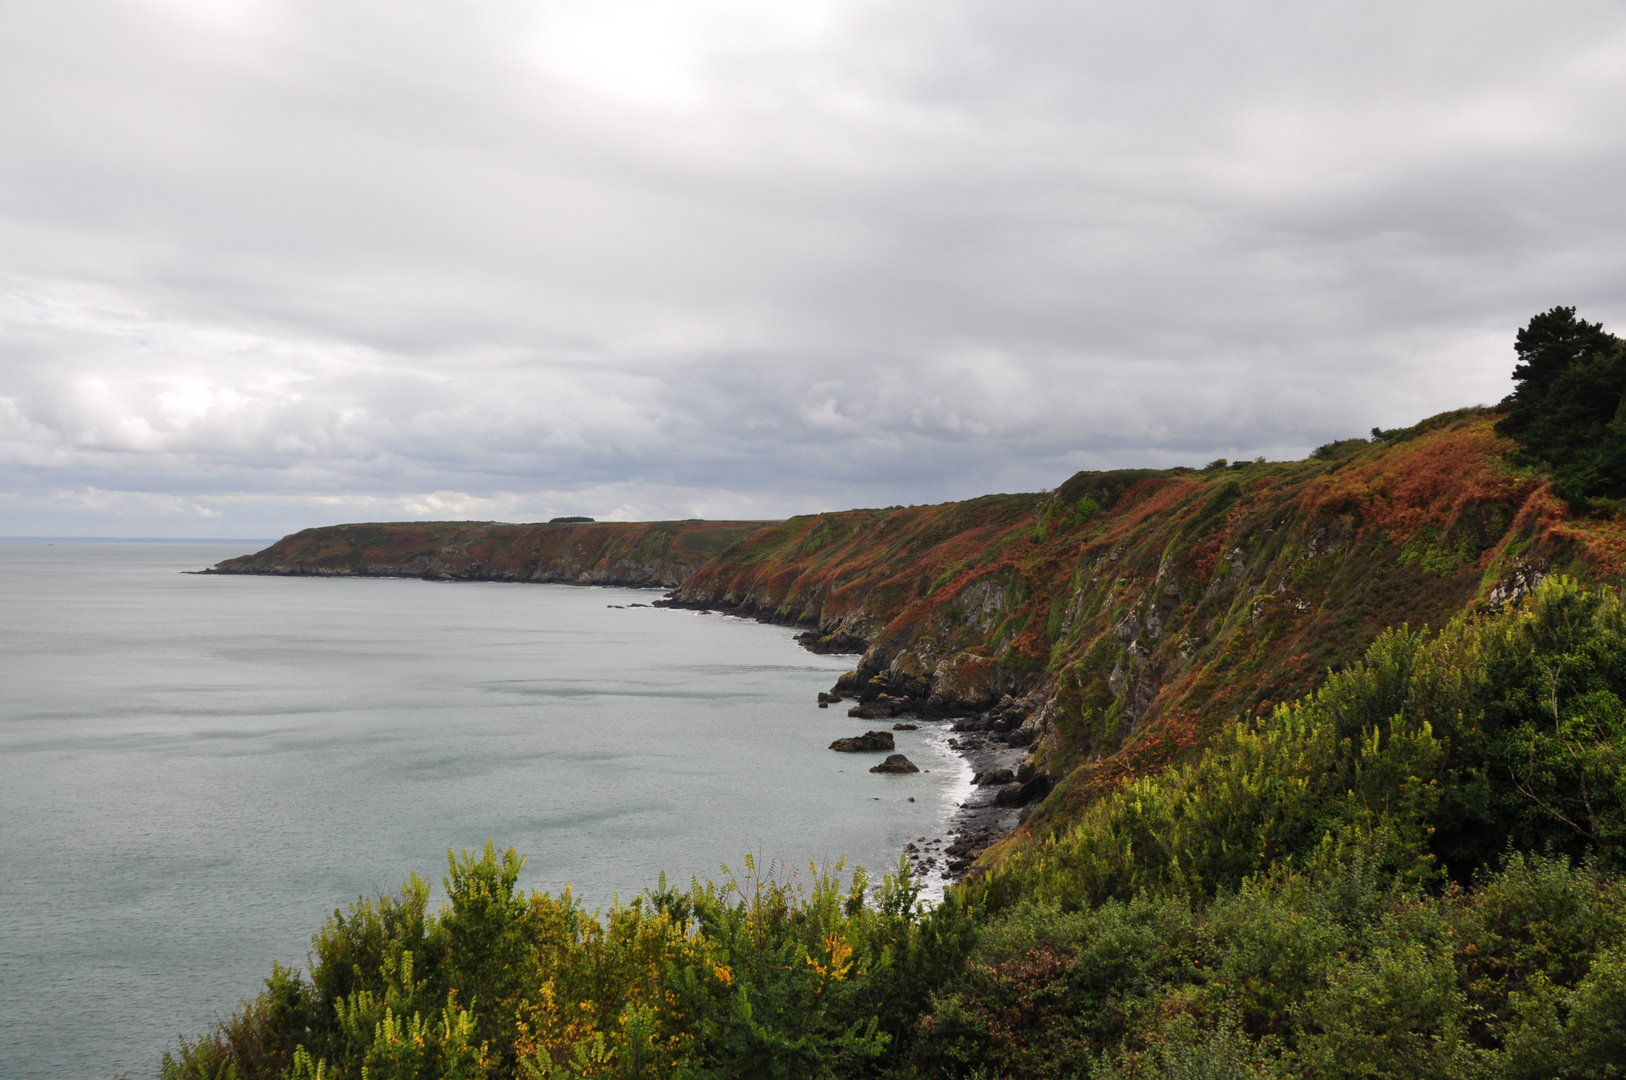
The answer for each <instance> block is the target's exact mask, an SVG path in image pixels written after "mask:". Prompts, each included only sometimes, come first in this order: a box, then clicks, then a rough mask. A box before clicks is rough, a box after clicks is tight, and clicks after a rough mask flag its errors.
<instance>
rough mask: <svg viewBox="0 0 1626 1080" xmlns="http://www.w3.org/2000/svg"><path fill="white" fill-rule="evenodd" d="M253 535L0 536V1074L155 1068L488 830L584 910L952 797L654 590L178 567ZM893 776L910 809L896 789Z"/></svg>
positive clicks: (945, 782)
mask: <svg viewBox="0 0 1626 1080" xmlns="http://www.w3.org/2000/svg"><path fill="white" fill-rule="evenodd" d="M248 549H249V548H248V547H246V546H245V545H242V544H230V545H208V544H198V543H189V544H181V543H175V544H169V543H164V544H159V543H64V542H57V543H55V544H47V543H45V542H43V541H41V542H34V541H29V542H22V541H12V542H0V1028H3V1032H4V1037H3V1039H0V1043H3V1045H0V1076H4V1077H6V1078H13V1077H15V1078H25V1077H26V1078H35V1077H53V1078H56V1077H63V1078H78V1077H99V1078H107V1077H111V1076H113V1075H114V1074H115V1073H128V1074H129V1075H130V1076H131V1077H147V1076H152V1075H153V1074H154V1073H155V1072H156V1069H157V1065H158V1061H159V1058H160V1055H161V1054H162V1052H163V1051H164V1050H165V1049H168V1048H171V1047H173V1046H174V1043H175V1039H176V1037H177V1036H178V1035H181V1034H193V1033H196V1032H199V1031H201V1030H202V1029H204V1028H205V1027H206V1026H207V1025H208V1024H209V1023H210V1021H211V1019H212V1018H213V1017H214V1016H215V1014H216V1013H220V1014H226V1013H229V1012H230V1011H231V1009H232V1008H233V1007H234V1006H235V1005H236V1004H237V1003H239V1002H240V1001H242V1000H243V999H245V998H248V997H251V996H253V995H254V994H255V993H256V992H257V991H258V989H259V984H260V980H261V979H262V978H264V976H265V975H266V974H267V973H268V972H269V969H270V964H271V961H272V959H273V958H275V959H278V960H280V961H282V962H284V963H292V962H302V961H303V960H304V957H305V953H306V949H307V947H308V944H309V940H310V936H311V934H312V933H313V932H314V931H315V930H316V929H317V927H318V926H319V925H320V924H321V922H322V920H323V919H324V918H325V917H326V916H327V915H328V914H330V913H331V912H332V910H333V909H334V908H335V907H336V906H339V905H341V904H343V903H346V902H348V901H349V900H351V899H354V898H355V897H356V896H357V895H358V894H368V895H371V894H375V893H378V892H380V891H383V890H390V889H394V888H397V887H398V886H399V884H400V883H401V881H402V880H403V879H405V877H406V876H407V875H408V873H409V872H411V871H414V870H416V871H418V872H419V873H421V874H424V875H425V876H426V877H427V878H429V879H430V880H432V881H434V882H436V883H437V889H436V892H437V894H439V892H440V889H439V887H438V882H439V880H440V878H441V876H442V875H443V874H444V873H445V860H446V851H447V849H448V848H459V849H461V848H470V849H477V848H480V847H482V846H483V845H484V844H485V841H486V840H487V838H491V839H495V840H496V842H497V844H498V846H499V847H503V846H507V845H513V846H514V847H516V848H518V849H519V850H520V851H521V852H522V853H525V854H526V855H528V856H529V861H528V862H527V863H526V870H525V876H524V878H523V881H522V884H523V885H524V887H525V888H527V889H549V890H557V889H559V888H560V887H561V886H563V885H564V884H566V883H567V882H568V883H572V884H573V885H574V887H575V890H576V893H577V895H578V896H581V897H584V898H585V899H586V900H587V901H588V902H589V903H590V904H592V905H594V906H600V905H603V904H605V903H607V902H609V901H610V899H611V898H612V896H613V895H614V894H615V893H616V892H619V893H620V894H621V895H622V896H623V897H630V896H631V895H632V894H634V893H636V892H638V891H639V890H641V889H643V888H645V887H647V886H648V885H650V884H652V883H653V881H654V880H655V877H656V875H657V874H658V873H659V872H660V871H662V870H665V871H666V872H667V873H668V875H669V876H670V877H673V878H675V880H677V881H678V882H687V881H688V879H689V876H690V875H691V874H699V875H702V876H712V877H717V876H718V865H719V863H722V862H728V863H730V864H737V863H739V862H740V861H741V859H742V856H743V855H744V854H745V853H746V852H747V851H750V852H752V853H754V854H755V855H756V857H757V858H758V860H759V861H760V860H763V859H774V860H779V859H783V860H785V861H786V862H787V863H789V864H791V865H793V866H805V865H806V864H807V863H808V862H809V861H825V860H832V861H833V860H834V859H836V858H837V857H840V856H846V858H847V860H848V866H849V868H850V867H851V866H852V865H855V864H863V865H865V866H867V867H869V868H871V869H872V870H876V871H880V870H881V869H883V868H884V867H886V866H887V865H888V864H890V863H891V862H892V860H894V859H896V857H897V853H898V851H899V849H900V848H901V847H902V845H903V844H904V843H905V842H906V841H907V839H909V838H910V837H911V836H913V835H917V834H919V833H923V832H925V831H926V830H927V829H929V828H930V827H931V826H932V825H933V824H935V823H937V822H939V821H941V820H942V818H943V817H944V815H945V814H946V813H947V812H948V810H949V809H950V808H951V807H952V805H953V802H954V801H955V800H956V799H957V798H959V797H961V795H962V793H963V791H964V788H963V784H964V779H965V778H964V776H963V775H962V771H963V766H962V765H961V764H960V763H959V761H958V759H956V758H954V757H953V756H952V755H951V754H950V752H949V751H948V750H947V749H946V747H945V746H944V745H943V737H942V735H940V734H937V733H933V732H930V731H922V732H910V733H900V734H899V736H898V739H899V748H900V749H901V750H903V751H904V752H905V753H907V754H909V756H910V757H911V758H912V759H914V760H915V761H916V762H917V763H918V764H920V765H921V766H922V767H923V768H926V769H930V770H932V771H931V772H929V773H922V774H919V775H915V776H877V775H872V774H870V773H869V772H868V771H867V768H866V767H867V766H868V765H869V764H871V763H872V761H871V760H870V758H868V757H862V758H860V757H859V756H856V755H846V754H834V753H831V752H829V751H828V750H827V749H825V747H826V745H827V744H828V743H829V742H830V740H831V739H833V738H835V737H837V736H840V735H845V734H855V733H857V732H858V731H860V730H862V729H863V728H864V727H866V726H868V725H865V724H862V723H859V722H857V721H852V720H849V719H847V717H846V716H845V715H844V711H843V710H839V709H829V710H822V711H821V710H819V709H818V708H817V707H816V706H815V703H814V702H815V695H816V694H817V692H818V691H819V690H821V689H826V688H828V687H829V685H830V683H831V682H832V681H833V680H834V679H835V677H836V675H837V674H838V673H839V672H840V671H842V670H843V669H844V668H845V667H848V666H850V665H851V662H852V658H851V657H820V656H814V655H812V654H810V653H808V652H806V651H805V650H803V649H801V648H800V647H798V646H797V645H796V644H795V642H794V641H793V640H792V636H791V632H790V631H789V630H786V629H783V628H778V627H771V626H764V625H760V624H757V623H752V622H747V621H744V620H739V619H730V618H723V617H720V616H716V615H709V616H708V615H699V614H696V613H690V612H681V611H668V610H662V609H656V608H647V607H639V608H635V607H621V608H614V607H610V606H608V605H612V604H618V605H629V604H637V603H643V604H647V603H649V602H650V601H651V600H652V599H654V598H655V597H656V596H658V595H659V594H658V593H651V592H647V591H635V590H626V589H600V588H572V587H569V586H549V585H510V584H480V583H458V584H435V583H429V582H422V581H413V580H365V579H364V580H350V579H283V578H259V577H213V576H209V577H199V576H189V575H184V574H182V573H180V571H183V570H190V569H197V568H200V567H203V566H206V565H210V564H212V563H214V562H216V561H218V560H220V559H222V558H226V557H229V556H232V555H238V554H242V553H243V552H244V551H246V550H248ZM910 796H913V797H914V798H915V799H916V801H915V802H913V803H911V802H908V801H907V799H908V798H909V797H910Z"/></svg>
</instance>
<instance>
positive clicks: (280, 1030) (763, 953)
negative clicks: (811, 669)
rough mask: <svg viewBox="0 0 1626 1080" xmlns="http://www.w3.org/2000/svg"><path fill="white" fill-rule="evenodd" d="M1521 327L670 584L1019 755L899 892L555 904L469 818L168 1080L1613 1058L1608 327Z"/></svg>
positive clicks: (1556, 1072)
mask: <svg viewBox="0 0 1626 1080" xmlns="http://www.w3.org/2000/svg"><path fill="white" fill-rule="evenodd" d="M1518 351H1519V355H1520V367H1519V368H1518V369H1516V371H1515V379H1516V382H1517V383H1518V384H1519V389H1518V390H1516V392H1515V394H1514V395H1513V396H1512V397H1511V398H1510V399H1509V400H1508V401H1507V402H1504V403H1502V405H1501V406H1499V407H1498V409H1496V410H1494V411H1493V410H1487V409H1470V410H1463V411H1460V412H1456V413H1450V414H1445V415H1442V416H1438V417H1434V418H1433V419H1431V420H1428V421H1425V422H1423V423H1421V424H1418V425H1416V426H1415V427H1412V428H1409V429H1405V430H1400V431H1388V432H1374V438H1373V439H1372V440H1366V439H1350V440H1345V441H1342V442H1337V443H1332V444H1328V445H1327V446H1324V447H1321V448H1320V449H1319V450H1317V451H1316V453H1315V454H1313V455H1312V456H1311V457H1310V458H1309V459H1307V460H1305V461H1300V462H1274V463H1272V462H1263V461H1256V462H1251V463H1248V462H1244V463H1237V464H1235V465H1232V464H1229V463H1226V462H1214V463H1212V464H1211V465H1209V466H1208V467H1207V468H1205V469H1203V470H1200V471H1199V470H1195V469H1174V470H1162V471H1150V470H1137V471H1122V472H1112V473H1081V474H1079V475H1077V476H1075V477H1073V478H1072V479H1070V480H1069V481H1067V483H1065V484H1063V485H1062V487H1061V488H1059V489H1058V490H1057V491H1055V492H1051V493H1043V494H1038V495H1009V496H989V497H986V498H983V499H975V500H971V501H968V502H964V503H954V504H948V505H944V506H931V507H908V508H903V507H894V508H891V509H887V510H855V511H847V512H844V513H838V514H824V515H818V516H814V517H804V518H796V519H792V520H790V521H787V522H783V523H778V524H772V525H768V526H765V527H762V528H760V529H756V530H754V531H750V532H749V533H748V534H744V535H740V536H739V538H738V539H737V541H735V542H734V543H732V544H730V546H729V547H728V548H727V549H726V550H724V551H722V552H721V553H719V554H718V555H717V556H716V557H715V558H713V559H711V560H710V561H708V562H706V563H705V565H703V566H701V567H700V568H699V569H697V570H696V571H695V572H694V573H693V574H692V575H690V576H688V577H687V580H686V582H685V583H684V584H683V585H682V587H681V588H679V589H677V590H676V591H675V593H674V596H673V599H672V601H671V602H672V603H675V604H689V605H704V606H707V607H712V608H724V609H733V610H736V611H739V612H741V613H743V614H751V615H755V616H757V617H760V618H766V619H772V620H776V621H780V622H785V623H790V624H795V625H805V626H806V627H808V631H807V641H808V643H809V644H810V645H811V646H813V647H825V648H842V647H852V646H863V647H865V651H864V653H863V657H862V660H861V661H860V662H859V664H858V666H857V668H856V669H855V670H854V671H853V672H851V673H849V674H848V675H845V676H843V678H842V679H841V681H840V682H839V683H838V684H837V687H836V693H837V694H838V695H839V696H842V697H851V698H854V699H856V702H857V703H856V704H855V705H854V706H853V711H854V712H855V713H857V714H858V715H859V716H863V717H878V716H889V715H900V714H905V713H922V714H931V715H945V716H946V715H955V716H962V717H964V716H967V715H968V714H972V713H978V712H980V713H981V714H982V715H981V718H980V721H979V722H982V721H986V722H989V723H995V722H997V724H998V725H999V726H998V727H996V728H995V730H999V731H1001V732H1002V733H1003V734H1004V736H1005V737H1006V738H1007V740H1008V741H1009V742H1010V743H1011V744H1012V745H1020V746H1027V747H1031V752H1032V755H1033V758H1032V760H1031V761H1030V762H1029V763H1028V765H1029V767H1030V768H1031V767H1033V766H1037V767H1039V768H1042V769H1043V770H1046V773H1045V774H1044V775H1048V777H1049V778H1050V781H1051V782H1053V783H1054V784H1055V787H1054V790H1053V791H1051V792H1050V794H1049V796H1048V798H1046V799H1044V801H1043V802H1042V803H1040V804H1038V806H1037V808H1036V809H1035V810H1034V812H1033V813H1032V816H1031V817H1030V818H1029V819H1028V820H1027V822H1026V823H1025V825H1024V827H1023V828H1022V829H1021V830H1019V832H1018V833H1017V834H1016V835H1015V836H1014V837H1013V838H1011V840H1010V841H1008V842H1007V843H1006V844H1005V845H1003V847H1001V848H999V849H996V850H994V851H990V852H988V853H986V854H985V855H984V858H983V861H982V863H981V864H980V866H979V867H978V871H979V872H978V873H976V874H974V875H973V876H972V877H971V878H970V879H969V880H967V881H965V882H963V883H961V884H959V885H957V886H955V887H952V888H950V889H949V890H948V892H947V895H946V896H945V898H944V900H943V902H942V903H940V904H938V905H936V906H932V907H926V906H923V905H921V904H919V903H918V902H917V896H918V890H917V883H916V881H915V880H914V879H913V878H912V877H911V872H910V866H909V864H908V863H907V861H903V860H900V862H899V864H898V866H897V869H896V871H895V872H894V873H893V874H891V875H889V876H887V877H885V878H884V879H883V881H882V882H881V884H880V886H879V887H878V888H872V887H871V885H872V883H871V880H870V878H869V876H868V875H867V874H866V873H864V872H863V871H862V870H859V871H856V872H854V873H853V874H852V875H850V876H848V877H843V876H842V874H841V868H840V867H836V868H833V869H832V868H825V869H823V870H820V869H819V868H809V870H808V872H807V874H806V875H805V876H804V875H802V874H800V873H787V872H786V871H785V868H783V867H757V866H755V865H754V864H753V863H751V862H750V861H749V860H747V862H746V864H745V872H744V873H743V874H741V875H737V876H731V877H728V878H727V879H726V880H725V881H724V882H722V883H721V884H717V883H712V882H703V881H694V882H691V883H690V885H689V887H688V888H686V889H685V888H674V887H672V886H669V885H668V883H667V882H666V881H665V880H664V878H663V879H662V880H661V881H660V882H659V883H658V884H657V885H654V886H653V887H652V888H650V889H649V890H648V891H647V892H646V893H645V894H644V895H642V896H639V897H637V898H636V899H634V900H633V901H632V902H630V903H624V904H623V903H620V902H618V903H617V904H616V905H615V906H614V907H612V908H611V909H610V910H608V911H603V912H589V911H585V910H583V909H582V908H581V906H580V905H579V904H577V903H576V902H575V900H574V899H573V898H572V897H571V896H570V895H569V893H568V892H567V893H566V894H565V895H563V896H558V897H555V896H550V895H548V894H532V895H528V896H527V895H522V894H521V893H520V892H519V891H518V890H517V889H516V881H517V878H518V874H519V870H520V862H521V860H520V858H519V856H518V855H517V854H515V853H514V852H512V851H508V852H506V853H501V854H499V852H498V850H497V849H496V848H495V846H489V845H488V847H487V849H486V851H485V852H484V854H483V855H478V854H477V855H470V854H468V853H464V854H463V855H461V856H450V857H449V866H448V874H447V876H446V877H445V878H444V879H443V884H444V888H445V897H446V899H445V902H444V903H443V904H442V906H441V907H440V909H439V910H438V911H432V910H431V909H430V905H429V893H430V889H429V886H428V885H427V884H425V883H424V882H423V881H422V880H420V879H418V878H416V877H414V878H412V879H410V880H409V881H408V882H407V883H406V884H405V885H403V887H402V889H401V891H400V893H399V894H396V895H393V896H385V897H380V898H378V899H376V900H367V899H361V900H358V901H357V902H356V903H355V904H353V905H351V907H350V908H349V910H348V911H347V912H338V911H336V912H335V913H334V916H333V918H332V919H331V920H329V922H328V923H327V924H326V926H324V927H323V928H322V930H321V931H320V932H319V933H318V934H317V935H316V937H315V938H314V939H313V941H312V953H311V956H310V962H309V965H308V968H307V969H305V970H300V971H295V970H289V969H284V968H280V967H275V966H273V969H272V974H271V977H270V978H269V979H268V980H267V982H266V990H265V992H264V993H263V994H262V995H260V997H259V998H258V999H256V1000H255V1001H253V1002H250V1003H248V1004H246V1005H244V1006H243V1007H242V1009H241V1010H240V1011H239V1012H237V1013H236V1014H234V1015H233V1016H232V1017H231V1018H230V1019H228V1020H225V1021H223V1022H222V1023H221V1024H219V1025H218V1027H217V1028H216V1029H215V1030H214V1031H212V1032H209V1033H206V1034H205V1035H204V1036H202V1037H200V1038H198V1039H196V1040H194V1041H192V1042H188V1043H183V1044H182V1046H181V1047H180V1049H179V1050H178V1052H177V1053H176V1054H175V1055H173V1056H170V1057H167V1058H166V1060H165V1063H164V1066H163V1072H164V1075H165V1077H166V1080H182V1078H186V1080H201V1078H205V1077H211V1078H212V1077H237V1078H238V1080H257V1078H279V1080H280V1078H291V1080H311V1078H320V1080H328V1078H332V1080H351V1078H355V1080H363V1078H371V1080H386V1078H388V1080H397V1078H398V1080H407V1078H412V1080H427V1078H431V1077H448V1078H450V1077H492V1078H496V1077H502V1078H508V1077H516V1078H527V1080H565V1078H571V1077H621V1078H633V1077H637V1078H655V1077H662V1078H664V1077H688V1078H695V1080H699V1078H741V1080H744V1078H757V1077H778V1078H793V1077H794V1078H802V1077H810V1078H847V1077H852V1078H858V1077H875V1078H893V1080H904V1078H920V1080H926V1078H931V1080H939V1078H940V1080H949V1078H954V1080H996V1078H999V1080H1004V1078H1012V1080H1014V1078H1018V1077H1020V1078H1029V1077H1033V1078H1057V1080H1060V1078H1079V1080H1174V1078H1181V1080H1194V1078H1209V1080H1233V1078H1237V1080H1240V1078H1279V1080H1310V1078H1317V1080H1319V1078H1336V1080H1343V1078H1349V1080H1354V1078H1393V1080H1402V1078H1405V1080H1410V1078H1414V1077H1443V1078H1464V1080H1470V1078H1472V1080H1480V1078H1483V1080H1491V1078H1500V1080H1626V604H1623V602H1622V599H1621V593H1620V590H1619V586H1620V583H1621V578H1622V573H1623V569H1626V503H1623V502H1622V498H1623V496H1622V494H1621V493H1622V492H1623V491H1626V488H1622V487H1621V475H1620V473H1619V464H1620V462H1622V461H1626V420H1623V418H1626V347H1622V346H1621V345H1620V342H1619V341H1618V339H1616V338H1614V337H1613V336H1612V335H1608V334H1604V333H1603V332H1602V331H1601V328H1599V327H1597V326H1595V325H1590V324H1586V323H1584V322H1581V321H1580V320H1577V319H1576V318H1575V316H1574V311H1573V309H1568V308H1555V309H1554V310H1553V311H1551V312H1547V313H1545V314H1544V315H1542V316H1538V317H1537V318H1536V319H1535V320H1532V323H1531V325H1530V326H1529V327H1527V328H1526V330H1525V332H1524V333H1522V334H1521V335H1520V338H1519V342H1518ZM1578 431H1579V432H1580V433H1581V436H1582V437H1577V435H1576V433H1577V432H1578ZM300 557H301V558H306V557H307V556H300ZM1030 782H1031V781H1030ZM1047 786H1048V785H1047ZM1023 787H1024V788H1025V787H1026V784H1024V785H1023Z"/></svg>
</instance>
